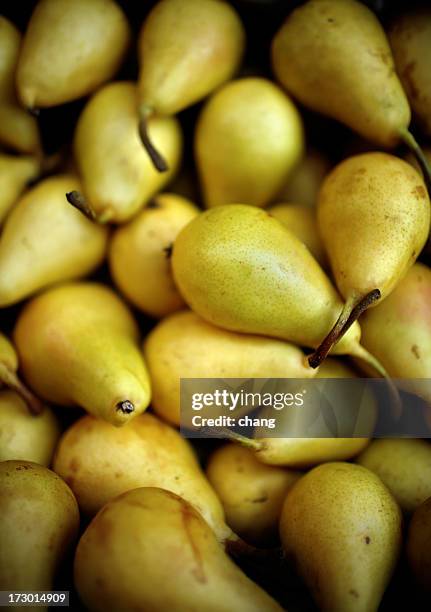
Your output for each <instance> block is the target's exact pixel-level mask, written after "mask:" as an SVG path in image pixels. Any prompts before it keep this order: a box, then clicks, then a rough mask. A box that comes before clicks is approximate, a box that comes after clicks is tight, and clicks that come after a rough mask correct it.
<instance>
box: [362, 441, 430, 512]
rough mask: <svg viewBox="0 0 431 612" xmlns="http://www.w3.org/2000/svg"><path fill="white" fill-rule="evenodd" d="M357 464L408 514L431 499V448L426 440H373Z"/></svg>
mask: <svg viewBox="0 0 431 612" xmlns="http://www.w3.org/2000/svg"><path fill="white" fill-rule="evenodd" d="M356 461H357V462H358V463H359V465H363V466H364V467H366V468H368V469H369V470H371V471H372V472H374V473H375V474H377V476H379V477H380V478H381V480H382V482H383V483H384V484H385V485H386V486H387V487H388V489H389V491H390V492H391V493H392V495H393V496H394V497H395V499H396V500H397V502H398V504H399V505H400V507H401V509H402V510H404V511H405V512H413V511H414V510H416V508H417V507H418V506H419V505H420V504H422V503H423V502H424V501H425V500H426V499H427V498H428V497H431V445H430V444H428V443H427V442H425V440H419V439H409V438H399V439H397V438H387V439H381V440H373V442H371V444H370V445H369V446H368V448H366V449H365V450H364V451H363V452H362V453H361V454H360V455H359V457H358V458H357V459H356Z"/></svg>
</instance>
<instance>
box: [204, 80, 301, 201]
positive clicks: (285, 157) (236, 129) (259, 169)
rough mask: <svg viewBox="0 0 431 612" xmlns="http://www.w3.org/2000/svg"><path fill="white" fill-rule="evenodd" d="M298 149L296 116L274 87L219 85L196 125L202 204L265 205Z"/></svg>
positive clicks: (263, 82)
mask: <svg viewBox="0 0 431 612" xmlns="http://www.w3.org/2000/svg"><path fill="white" fill-rule="evenodd" d="M303 149H304V134H303V127H302V121H301V117H300V115H299V113H298V111H297V109H296V108H295V106H294V104H293V103H292V102H291V100H290V99H289V98H288V97H287V96H286V95H285V94H284V93H283V91H282V90H281V89H280V88H279V87H278V86H277V85H275V84H274V83H272V82H271V81H268V80H267V79H262V78H254V77H249V78H243V79H239V80H236V81H232V82H231V83H228V84H227V85H224V87H222V88H221V89H219V90H218V91H217V92H216V93H215V94H214V95H213V96H212V97H211V98H210V99H209V101H208V102H207V103H206V104H205V106H204V108H203V110H202V112H201V114H200V116H199V118H198V122H197V125H196V132H195V156H196V163H197V166H198V170H199V176H200V180H201V184H202V189H203V194H204V200H205V204H206V206H207V207H212V206H220V205H223V204H233V203H236V202H243V203H244V204H251V205H253V206H265V205H266V204H268V203H269V202H270V200H271V199H273V198H274V197H275V196H276V195H277V194H278V193H279V191H280V189H281V188H282V187H283V185H284V184H285V183H286V180H287V177H288V175H289V172H290V171H291V170H292V168H294V166H295V164H296V163H297V162H298V161H299V160H300V158H301V156H302V153H303Z"/></svg>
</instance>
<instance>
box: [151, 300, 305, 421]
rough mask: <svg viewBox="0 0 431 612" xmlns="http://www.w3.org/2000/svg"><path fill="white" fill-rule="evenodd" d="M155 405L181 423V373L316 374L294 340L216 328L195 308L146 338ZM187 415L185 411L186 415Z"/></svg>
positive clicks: (165, 321) (188, 375)
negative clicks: (307, 363)
mask: <svg viewBox="0 0 431 612" xmlns="http://www.w3.org/2000/svg"><path fill="white" fill-rule="evenodd" d="M144 354H145V358H146V361H147V363H148V368H149V371H150V376H151V383H152V388H153V397H152V407H153V409H154V411H155V412H156V413H157V414H158V415H160V416H161V417H162V418H163V419H165V420H167V421H169V422H170V423H173V424H174V425H180V422H181V414H180V380H181V378H217V377H220V378H226V377H228V378H310V377H313V376H314V375H315V372H314V371H313V370H312V369H311V368H309V367H307V366H306V363H305V355H304V353H303V352H302V351H301V349H299V348H297V347H296V346H294V345H293V344H289V343H287V342H281V341H280V340H275V339H273V338H263V337H259V336H252V335H249V334H237V333H234V332H231V331H227V330H224V329H221V328H220V327H215V326H214V325H211V324H210V323H207V322H206V321H205V320H203V319H201V318H200V317H199V316H198V315H196V314H195V313H194V312H191V311H189V310H186V311H182V312H177V313H175V314H172V315H171V316H169V317H166V318H165V319H163V321H160V322H159V323H158V324H157V325H156V326H155V327H154V328H153V329H152V330H151V332H150V333H149V334H148V336H147V338H146V340H145V343H144ZM184 417H185V415H183V419H184Z"/></svg>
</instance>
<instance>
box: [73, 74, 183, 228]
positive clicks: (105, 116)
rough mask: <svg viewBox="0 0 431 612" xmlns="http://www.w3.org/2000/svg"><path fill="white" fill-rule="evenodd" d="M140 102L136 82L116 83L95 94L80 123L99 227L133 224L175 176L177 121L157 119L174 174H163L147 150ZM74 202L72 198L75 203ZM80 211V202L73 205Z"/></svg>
mask: <svg viewBox="0 0 431 612" xmlns="http://www.w3.org/2000/svg"><path fill="white" fill-rule="evenodd" d="M137 122H138V102H137V91H136V86H135V84H134V83H131V82H118V83H110V84H109V85H106V86H105V87H103V88H102V89H100V90H99V91H98V92H97V93H95V94H94V95H93V96H92V98H91V99H90V100H89V102H88V103H87V104H86V106H85V108H84V110H83V111H82V114H81V116H80V117H79V119H78V123H77V126H76V131H75V137H74V151H75V158H76V162H77V165H78V168H79V171H80V173H81V177H82V181H83V185H84V196H85V198H86V200H87V208H88V209H89V211H90V212H89V213H87V214H89V215H90V216H91V217H93V218H94V219H96V220H97V221H99V222H106V221H113V222H116V223H121V222H124V221H127V220H128V219H130V218H131V217H132V216H133V215H134V214H136V213H137V212H138V211H139V209H140V208H141V207H142V206H143V205H144V204H146V203H147V202H148V201H149V200H150V199H151V197H152V196H153V195H154V194H155V193H157V192H158V191H160V190H161V189H163V187H164V186H165V185H166V184H167V183H168V182H169V180H170V179H171V178H172V177H173V175H174V174H175V172H176V170H177V168H178V165H179V162H180V157H181V149H182V134H181V129H180V125H179V123H178V121H177V120H176V119H175V118H172V117H153V118H151V119H150V121H149V124H148V128H149V133H150V137H151V139H152V141H153V142H154V144H155V145H156V146H157V148H158V149H159V150H160V152H161V153H162V154H163V155H164V157H165V158H166V160H167V162H168V164H169V171H168V172H165V173H163V174H160V173H159V172H158V171H157V170H156V169H155V168H154V167H153V164H152V163H151V160H150V159H149V157H148V155H147V153H146V152H145V151H144V149H143V148H142V143H141V142H140V140H139V134H138V131H137V128H136V126H137ZM69 201H70V199H69ZM72 203H73V204H74V205H77V206H78V207H79V206H80V203H79V199H78V201H76V197H75V201H73V202H72Z"/></svg>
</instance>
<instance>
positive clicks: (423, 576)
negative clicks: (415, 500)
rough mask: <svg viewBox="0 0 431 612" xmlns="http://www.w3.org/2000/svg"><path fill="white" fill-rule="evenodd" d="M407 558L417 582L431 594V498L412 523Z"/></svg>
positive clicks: (417, 512)
mask: <svg viewBox="0 0 431 612" xmlns="http://www.w3.org/2000/svg"><path fill="white" fill-rule="evenodd" d="M407 558H408V561H409V565H410V569H411V571H412V573H413V575H414V577H415V579H416V581H417V582H418V583H419V584H420V585H421V586H422V588H423V589H424V590H425V591H427V592H428V593H431V498H429V499H427V500H426V501H425V502H424V503H423V504H422V505H421V506H419V508H417V510H416V512H415V513H414V515H413V518H412V520H411V521H410V525H409V532H408V537H407Z"/></svg>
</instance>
